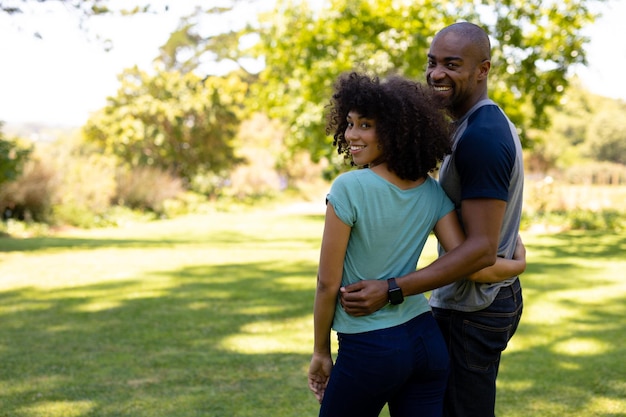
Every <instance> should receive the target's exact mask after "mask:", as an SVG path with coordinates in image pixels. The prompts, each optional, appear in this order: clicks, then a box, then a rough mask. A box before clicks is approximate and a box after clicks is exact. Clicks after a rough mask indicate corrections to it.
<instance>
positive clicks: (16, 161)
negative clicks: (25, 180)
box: [0, 122, 32, 186]
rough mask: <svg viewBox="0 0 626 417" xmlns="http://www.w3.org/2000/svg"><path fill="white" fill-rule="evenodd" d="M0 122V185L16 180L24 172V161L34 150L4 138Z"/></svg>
mask: <svg viewBox="0 0 626 417" xmlns="http://www.w3.org/2000/svg"><path fill="white" fill-rule="evenodd" d="M2 125H3V123H2V122H0V186H2V185H3V184H5V183H7V182H9V181H13V180H15V179H16V178H17V177H18V176H19V175H20V174H21V172H22V168H23V167H24V163H26V161H27V160H28V157H29V156H30V154H31V152H32V147H27V146H23V145H21V144H19V143H18V142H17V141H15V140H9V139H5V138H4V134H3V133H2Z"/></svg>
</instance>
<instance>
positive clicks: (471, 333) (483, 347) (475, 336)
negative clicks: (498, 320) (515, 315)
mask: <svg viewBox="0 0 626 417" xmlns="http://www.w3.org/2000/svg"><path fill="white" fill-rule="evenodd" d="M511 328H512V325H511V324H509V325H508V326H505V327H491V326H489V325H485V324H483V323H478V322H473V321H469V320H465V321H464V322H463V335H464V338H463V339H464V350H465V357H466V361H467V365H468V366H469V367H470V368H471V369H475V370H480V371H488V370H489V368H490V367H491V366H492V365H495V364H497V363H498V361H499V360H500V356H501V354H502V351H503V350H504V349H505V348H506V345H507V343H508V341H509V338H510V332H511Z"/></svg>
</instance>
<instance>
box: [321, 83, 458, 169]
mask: <svg viewBox="0 0 626 417" xmlns="http://www.w3.org/2000/svg"><path fill="white" fill-rule="evenodd" d="M329 106H330V113H329V114H328V123H327V125H326V133H327V134H331V133H332V134H333V146H336V147H337V152H338V153H339V154H340V155H343V156H344V158H345V159H346V160H350V161H351V162H352V158H351V155H350V145H349V143H348V141H347V140H346V138H345V132H346V128H347V126H348V122H347V120H346V117H347V115H348V113H349V112H350V111H355V112H357V113H359V114H360V115H361V116H362V117H365V118H368V119H373V120H375V121H376V134H377V137H378V142H379V145H380V147H381V151H382V158H381V162H386V163H387V167H388V168H389V170H390V171H392V172H394V173H396V175H398V177H400V178H402V179H408V180H412V181H415V180H417V179H419V178H422V177H424V176H426V175H427V174H428V173H429V172H432V171H434V170H436V169H437V166H438V163H439V162H441V161H442V160H443V158H444V156H445V155H447V154H449V153H450V151H451V137H450V128H449V121H448V119H447V118H446V115H445V113H444V111H443V110H442V109H441V108H440V106H438V105H437V102H436V101H435V100H434V98H433V95H432V90H431V89H430V87H428V86H425V85H423V84H420V83H418V82H414V81H411V80H408V79H406V78H403V77H400V76H392V77H389V78H387V79H385V80H382V81H381V80H380V79H379V78H378V77H369V76H367V75H363V74H359V73H356V72H351V73H346V74H343V75H341V76H340V77H339V79H338V80H337V82H336V83H335V93H334V94H333V96H332V99H331V101H330V105H329Z"/></svg>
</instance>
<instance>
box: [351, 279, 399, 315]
mask: <svg viewBox="0 0 626 417" xmlns="http://www.w3.org/2000/svg"><path fill="white" fill-rule="evenodd" d="M388 291H389V286H388V285H387V281H386V280H384V279H381V280H378V279H372V280H365V281H359V282H357V283H356V284H352V285H348V286H346V287H341V288H340V290H339V295H340V296H341V305H342V306H343V309H344V310H345V311H346V313H348V314H350V315H351V316H355V317H359V316H367V315H369V314H372V313H374V312H376V311H378V310H380V309H381V308H383V307H384V306H386V305H387V303H388V300H389V298H388V297H389V295H388Z"/></svg>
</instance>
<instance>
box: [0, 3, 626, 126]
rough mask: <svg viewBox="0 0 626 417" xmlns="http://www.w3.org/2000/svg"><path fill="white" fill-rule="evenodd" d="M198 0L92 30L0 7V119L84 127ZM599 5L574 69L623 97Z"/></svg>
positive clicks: (607, 12)
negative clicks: (583, 58) (107, 42)
mask: <svg viewBox="0 0 626 417" xmlns="http://www.w3.org/2000/svg"><path fill="white" fill-rule="evenodd" d="M112 1H115V0H112ZM119 1H121V0H119ZM126 1H127V0H126ZM213 1H217V2H219V0H213ZM197 3H199V1H194V0H177V1H167V0H155V1H151V2H150V4H151V7H153V8H154V10H161V11H163V12H161V13H156V14H149V15H137V16H132V17H125V18H123V19H111V18H108V17H106V18H105V17H97V18H92V19H91V20H90V21H89V22H88V24H87V29H88V30H87V31H84V30H81V29H80V28H79V24H78V20H77V18H76V16H75V15H74V16H73V15H72V14H71V13H69V12H67V11H66V10H64V9H63V8H62V6H60V5H57V6H58V7H54V8H53V10H51V12H50V13H45V14H38V15H37V16H33V15H26V14H25V15H24V16H17V17H16V16H12V17H9V16H8V15H6V14H3V13H2V14H0V63H1V65H0V120H2V121H4V122H6V123H8V124H20V123H30V122H34V123H43V124H48V125H54V126H82V125H83V124H84V123H85V122H86V121H87V119H88V118H89V115H90V114H91V113H92V112H94V111H97V110H98V109H100V108H102V107H104V106H105V105H106V98H107V97H108V96H112V95H115V93H116V91H117V88H118V80H117V76H118V75H119V74H120V73H121V72H122V71H123V70H124V69H125V68H130V67H132V66H134V65H137V66H138V67H139V68H140V69H143V70H148V71H149V70H150V69H151V68H152V63H151V62H152V60H153V59H154V58H155V57H156V56H157V55H158V48H159V46H160V45H162V44H164V43H165V41H166V40H167V38H168V35H169V33H170V32H172V31H174V30H175V29H176V27H177V25H178V22H179V17H180V16H182V15H185V14H188V13H190V12H191V11H192V10H193V6H194V4H197ZM165 4H167V5H168V6H169V9H168V11H167V12H165V11H164V10H165ZM205 4H206V3H205ZM49 7H52V6H49ZM59 7H61V8H59ZM600 10H601V11H603V17H601V18H600V19H598V20H597V21H596V23H595V24H594V25H593V26H591V27H589V28H588V29H587V30H586V31H585V34H586V35H588V36H589V37H590V39H591V41H590V43H589V44H588V46H587V48H586V52H587V59H588V62H589V65H588V66H587V67H582V66H581V67H578V68H577V69H576V74H577V75H578V76H579V77H580V78H581V80H582V82H583V85H584V87H585V88H587V89H588V90H590V91H591V92H593V93H596V94H599V95H603V96H606V97H611V98H619V99H622V100H626V83H624V82H622V81H621V78H622V77H623V74H621V72H620V73H616V72H617V71H623V69H624V68H626V42H624V39H626V25H625V23H624V22H626V1H625V0H608V4H607V5H606V6H603V7H601V9H600ZM255 14H256V11H255V10H250V8H249V7H248V8H245V9H242V10H240V11H239V13H238V14H237V15H234V16H230V17H226V18H221V19H219V21H214V22H212V23H209V25H210V26H209V30H219V29H220V28H224V29H225V28H228V27H233V26H234V27H239V26H240V25H242V24H243V22H245V21H246V19H252V18H253V16H254V15H255ZM35 32H38V33H39V34H40V35H41V38H39V37H36V36H34V35H33V34H34V33H35ZM97 35H100V36H101V37H102V38H110V39H111V41H112V43H111V44H112V46H113V47H112V49H110V50H109V51H108V52H106V51H105V49H106V48H105V47H104V45H103V43H102V42H101V41H98V39H97V38H96V36H97Z"/></svg>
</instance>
